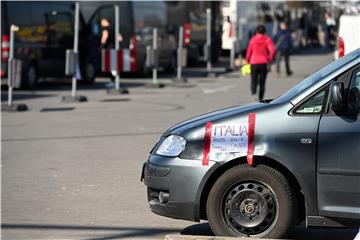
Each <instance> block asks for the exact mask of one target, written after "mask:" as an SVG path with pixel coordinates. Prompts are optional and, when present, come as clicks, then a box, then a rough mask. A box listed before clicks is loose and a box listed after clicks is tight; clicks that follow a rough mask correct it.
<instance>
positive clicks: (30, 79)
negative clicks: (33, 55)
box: [21, 63, 38, 89]
mask: <svg viewBox="0 0 360 240" xmlns="http://www.w3.org/2000/svg"><path fill="white" fill-rule="evenodd" d="M37 84H38V70H37V67H36V65H35V63H30V64H29V65H28V67H27V68H26V71H25V74H24V75H23V79H22V81H21V88H27V89H35V88H36V86H37Z"/></svg>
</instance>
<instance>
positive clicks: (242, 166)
mask: <svg viewBox="0 0 360 240" xmlns="http://www.w3.org/2000/svg"><path fill="white" fill-rule="evenodd" d="M359 149H360V48H358V49H357V50H355V51H353V52H351V53H349V54H347V55H345V56H344V57H343V58H341V59H339V60H337V61H335V62H332V63H331V64H329V65H327V66H325V67H324V68H322V69H321V70H319V71H318V72H316V73H314V74H312V75H311V76H309V77H308V78H306V79H305V80H303V81H301V82H300V83H298V84H297V85H296V86H294V87H293V88H291V89H290V90H289V91H287V92H286V93H285V94H283V95H281V96H280V97H278V98H276V99H274V100H267V101H261V102H258V103H253V104H248V105H243V106H237V107H233V108H229V109H224V110H220V111H217V112H213V113H209V114H206V115H203V116H200V117H197V118H193V119H190V120H187V121H185V122H183V123H180V124H177V125H175V126H174V127H172V128H170V129H169V130H167V131H166V132H165V133H164V134H163V135H162V136H161V138H160V140H159V141H158V143H156V145H155V147H154V148H153V150H152V151H151V153H150V156H149V158H148V160H147V161H146V163H145V164H144V166H143V171H142V177H141V179H142V180H144V183H145V185H146V186H147V195H148V202H149V205H150V208H151V210H152V211H153V212H154V213H156V214H159V215H163V216H167V217H171V218H178V219H186V220H191V221H200V220H201V219H203V220H208V221H209V224H210V226H211V228H212V230H213V232H214V233H215V234H216V235H222V236H245V237H246V236H247V237H259V238H261V237H264V238H281V237H284V236H286V235H287V233H289V231H290V230H291V228H292V227H293V225H295V224H297V223H299V222H301V221H303V220H306V225H307V227H350V226H358V225H359V220H360V201H359V199H360V191H359V189H360V151H359Z"/></svg>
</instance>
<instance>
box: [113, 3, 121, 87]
mask: <svg viewBox="0 0 360 240" xmlns="http://www.w3.org/2000/svg"><path fill="white" fill-rule="evenodd" d="M114 8H115V49H116V53H118V51H119V49H120V43H119V41H118V37H119V35H120V18H119V17H120V16H119V6H118V5H114ZM119 71H120V70H119V69H117V70H116V75H115V89H116V90H119V89H120V73H119Z"/></svg>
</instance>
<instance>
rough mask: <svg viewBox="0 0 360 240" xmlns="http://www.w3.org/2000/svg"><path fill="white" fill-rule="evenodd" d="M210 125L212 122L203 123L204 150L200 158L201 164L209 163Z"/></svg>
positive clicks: (206, 164)
mask: <svg viewBox="0 0 360 240" xmlns="http://www.w3.org/2000/svg"><path fill="white" fill-rule="evenodd" d="M212 125H213V124H212V122H207V123H206V125H205V136H204V150H203V159H202V165H203V166H208V165H209V158H210V147H211V131H212Z"/></svg>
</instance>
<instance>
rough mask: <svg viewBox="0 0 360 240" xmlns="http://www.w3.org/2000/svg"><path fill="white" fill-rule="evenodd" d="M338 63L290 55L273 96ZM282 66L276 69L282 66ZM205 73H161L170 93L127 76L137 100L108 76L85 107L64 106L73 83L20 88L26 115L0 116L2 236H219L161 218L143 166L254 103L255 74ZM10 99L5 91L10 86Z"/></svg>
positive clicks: (270, 90) (322, 235) (313, 233)
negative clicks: (168, 139) (288, 72)
mask: <svg viewBox="0 0 360 240" xmlns="http://www.w3.org/2000/svg"><path fill="white" fill-rule="evenodd" d="M330 61H332V54H331V53H329V54H322V53H320V54H304V55H296V56H293V57H292V59H291V65H292V68H293V71H294V74H293V75H292V76H291V77H286V76H285V74H281V75H278V74H276V73H275V72H274V71H273V72H271V73H270V75H269V77H268V80H267V91H266V94H265V98H268V99H270V98H274V97H277V96H279V95H280V94H281V93H283V92H284V91H286V90H287V89H289V88H290V87H291V86H293V85H294V84H295V83H297V82H299V81H300V80H302V79H304V78H305V77H307V76H308V75H309V74H311V73H312V72H314V71H315V70H317V69H319V68H320V67H322V66H324V65H326V64H327V63H329V62H330ZM273 69H274V68H273ZM215 70H218V73H219V75H218V76H217V77H212V78H207V77H202V73H203V72H204V69H201V68H198V69H188V70H186V76H187V77H188V84H187V85H183V86H175V85H172V83H171V78H170V77H169V75H160V76H162V77H161V78H160V80H159V81H160V82H162V83H164V84H165V85H166V87H165V88H162V89H154V88H147V87H146V84H147V83H149V82H150V81H151V80H150V79H136V78H126V79H125V78H122V79H121V81H122V83H123V84H124V86H126V87H128V89H129V90H130V94H129V95H109V94H107V93H106V91H105V84H106V83H107V82H108V80H107V79H104V78H101V79H97V82H96V83H95V84H94V85H92V86H86V85H80V86H79V91H78V94H79V95H85V96H86V97H87V98H88V99H89V101H88V102H85V103H62V102H61V97H62V96H64V95H69V94H70V85H69V84H59V83H46V84H41V85H40V87H39V88H38V89H37V90H35V91H15V95H14V99H15V101H16V102H22V103H26V104H27V105H28V107H29V111H27V112H2V116H1V130H2V133H1V138H2V142H1V147H2V154H1V156H2V172H1V175H2V177H1V180H2V183H1V190H2V195H1V203H2V205H1V215H2V216H1V222H2V239H163V238H164V237H165V235H167V234H184V235H209V236H211V235H212V232H211V230H210V228H209V226H208V224H207V223H206V222H202V223H193V222H189V221H182V220H175V219H169V218H165V217H161V216H157V215H155V214H153V213H152V212H151V211H150V210H149V208H148V205H147V200H146V188H145V186H144V184H143V183H141V182H140V173H141V167H142V164H143V162H144V161H146V159H147V157H148V153H149V151H150V149H151V148H152V146H153V145H154V144H155V142H156V141H157V139H158V138H159V137H160V135H161V133H162V132H164V131H165V130H166V129H167V128H169V127H171V126H172V125H174V124H176V123H178V122H181V121H183V120H186V119H188V118H191V117H195V116H197V115H200V114H203V113H207V112H210V111H214V110H217V109H221V108H226V107H231V106H235V105H239V104H245V103H248V102H252V101H253V98H252V96H251V94H250V81H249V77H241V76H240V74H239V72H230V73H223V72H222V71H221V69H220V68H219V69H215ZM1 95H2V101H4V100H5V99H6V91H4V90H2V93H1ZM355 234H356V230H354V229H345V230H336V229H335V230H329V229H326V230H323V229H305V228H304V227H303V226H299V227H297V228H296V229H295V233H294V234H293V236H292V238H294V239H319V240H321V239H326V240H331V239H343V240H350V239H352V238H353V237H354V236H355Z"/></svg>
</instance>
